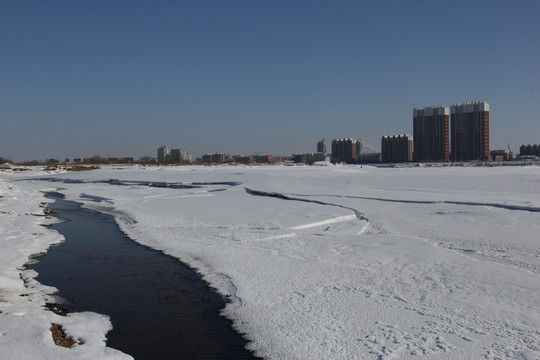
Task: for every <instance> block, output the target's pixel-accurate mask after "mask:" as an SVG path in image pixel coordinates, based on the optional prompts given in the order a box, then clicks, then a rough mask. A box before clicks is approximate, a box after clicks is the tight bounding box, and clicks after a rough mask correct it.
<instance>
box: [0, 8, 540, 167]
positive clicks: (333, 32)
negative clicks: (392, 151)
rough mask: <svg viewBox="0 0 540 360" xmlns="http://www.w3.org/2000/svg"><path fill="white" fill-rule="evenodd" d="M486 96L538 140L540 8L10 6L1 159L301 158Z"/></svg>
mask: <svg viewBox="0 0 540 360" xmlns="http://www.w3.org/2000/svg"><path fill="white" fill-rule="evenodd" d="M477 100H485V101H487V102H489V103H490V110H491V114H490V117H491V119H490V121H491V122H490V125H491V148H492V149H498V148H506V146H507V143H508V142H510V143H511V147H512V149H513V150H514V151H519V146H520V145H521V144H527V143H534V144H537V143H540V1H537V0H515V1H510V0H508V1H499V0H486V1H477V0H472V1H459V0H454V1H432V0H430V1H415V0H411V1H402V0H400V1H384V0H382V1H381V0H378V1H360V0H358V1H340V0H328V1H317V0H309V1H307V0H306V1H299V0H298V1H294V0H288V1H281V0H274V1H269V0H260V1H258V0H215V1H210V0H193V1H149V0H148V1H135V0H129V1H120V0H112V1H111V0H106V1H99V0H92V1H90V0H88V1H83V0H81V1H71V0H69V1H42V0H39V1H27V0H22V1H21V0H10V1H6V0H0V123H1V126H0V156H3V157H5V158H8V159H12V160H14V161H26V160H34V159H36V160H44V159H47V158H51V157H52V158H58V159H62V160H63V159H64V158H74V157H91V156H93V155H101V156H108V155H109V156H111V157H112V156H131V157H135V158H138V157H140V156H144V155H148V156H154V157H155V156H156V150H157V148H158V146H160V145H168V146H169V147H172V148H186V149H188V150H190V151H191V152H192V153H193V155H195V156H199V155H201V154H204V153H214V152H222V153H244V154H254V153H259V154H273V155H290V154H292V153H299V152H314V151H316V142H317V141H318V140H319V139H321V138H325V139H327V142H330V141H331V140H332V139H333V138H339V137H354V138H361V139H363V140H364V141H365V142H366V143H368V144H370V145H372V146H374V147H375V148H380V139H381V136H384V135H392V134H405V133H408V134H412V109H413V108H414V107H425V106H433V105H447V106H450V105H452V104H454V103H463V102H466V101H477Z"/></svg>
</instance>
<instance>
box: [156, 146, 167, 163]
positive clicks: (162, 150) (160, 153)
mask: <svg viewBox="0 0 540 360" xmlns="http://www.w3.org/2000/svg"><path fill="white" fill-rule="evenodd" d="M168 157H169V148H168V147H167V146H165V145H163V146H160V147H159V148H158V149H157V161H158V163H164V162H166V161H167V158H168Z"/></svg>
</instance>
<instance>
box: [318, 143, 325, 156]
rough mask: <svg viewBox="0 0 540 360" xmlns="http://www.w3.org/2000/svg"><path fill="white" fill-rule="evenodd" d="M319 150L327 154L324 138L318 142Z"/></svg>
mask: <svg viewBox="0 0 540 360" xmlns="http://www.w3.org/2000/svg"><path fill="white" fill-rule="evenodd" d="M317 152H318V153H321V154H326V142H325V141H324V139H322V140H320V141H318V142H317Z"/></svg>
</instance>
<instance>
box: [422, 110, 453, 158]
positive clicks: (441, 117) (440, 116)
mask: <svg viewBox="0 0 540 360" xmlns="http://www.w3.org/2000/svg"><path fill="white" fill-rule="evenodd" d="M449 113H450V112H449V109H448V107H447V106H430V107H425V108H414V109H413V144H414V148H413V159H414V161H415V162H420V161H448V160H450V142H449Z"/></svg>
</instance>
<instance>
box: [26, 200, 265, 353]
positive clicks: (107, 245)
mask: <svg viewBox="0 0 540 360" xmlns="http://www.w3.org/2000/svg"><path fill="white" fill-rule="evenodd" d="M49 197H54V198H55V199H56V202H55V203H54V204H50V206H49V208H50V209H52V210H54V211H56V212H57V214H58V216H59V217H61V218H62V219H64V220H66V221H64V222H62V223H59V224H55V225H53V228H54V229H56V230H57V231H58V232H59V233H61V234H62V235H64V237H65V238H66V241H65V242H64V243H62V244H60V245H58V246H55V247H53V248H51V249H50V250H49V251H48V252H47V254H46V255H45V256H43V257H40V258H39V262H38V263H35V264H32V265H29V266H28V268H31V269H34V270H36V271H37V272H38V273H39V276H38V281H39V282H40V283H42V284H45V285H51V286H54V287H56V288H58V289H59V293H58V295H59V296H60V297H62V298H63V299H66V304H65V306H66V307H67V308H68V310H69V311H93V312H97V313H101V314H107V315H109V316H110V318H111V322H112V324H113V330H112V331H110V332H109V333H108V334H107V339H108V340H107V346H109V347H112V348H115V349H118V350H121V351H122V352H125V353H127V354H130V355H131V356H133V357H134V358H135V359H137V360H139V359H254V358H255V357H254V356H253V354H252V353H250V352H248V351H247V350H245V345H246V340H245V339H244V338H243V337H242V336H241V335H239V334H237V333H236V332H234V331H233V330H232V328H231V322H230V321H229V320H227V319H225V318H223V317H220V316H219V314H218V311H219V309H222V308H223V307H224V306H225V301H224V299H223V298H222V297H221V296H219V295H218V294H216V293H215V292H213V291H211V290H210V289H209V287H208V286H207V284H206V283H205V282H203V281H202V280H201V279H200V278H199V276H198V275H197V273H195V272H194V271H193V270H192V269H190V268H188V267H186V266H185V265H183V264H182V263H180V262H179V261H178V260H177V259H174V258H172V257H170V256H167V255H164V254H163V253H161V252H158V251H155V250H152V249H150V248H147V247H144V246H141V245H138V244H136V243H135V242H133V241H132V240H130V239H129V238H127V237H126V236H125V235H124V234H123V233H122V232H121V231H120V230H119V228H118V226H117V224H116V223H115V222H114V219H113V217H112V216H110V215H105V214H102V213H99V212H96V211H91V210H88V209H83V208H81V207H80V205H79V204H77V203H75V202H69V201H65V200H62V195H61V194H55V193H52V194H49Z"/></svg>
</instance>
